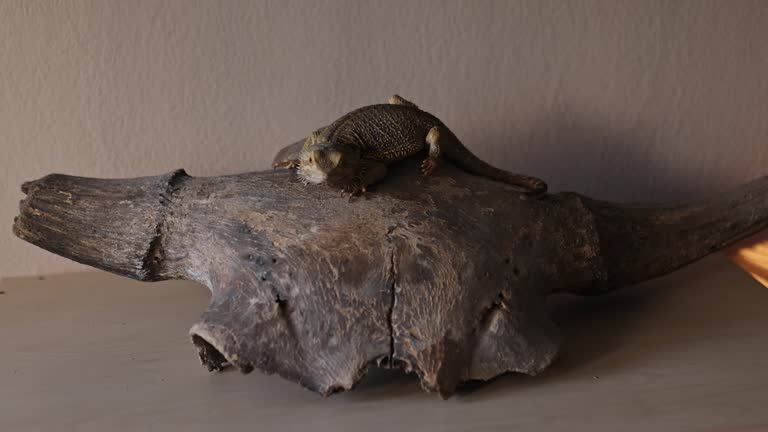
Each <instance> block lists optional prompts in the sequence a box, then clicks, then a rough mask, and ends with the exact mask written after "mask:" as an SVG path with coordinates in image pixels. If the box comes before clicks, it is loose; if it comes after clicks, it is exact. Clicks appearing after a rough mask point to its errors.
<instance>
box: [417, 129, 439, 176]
mask: <svg viewBox="0 0 768 432" xmlns="http://www.w3.org/2000/svg"><path fill="white" fill-rule="evenodd" d="M426 142H427V145H428V146H429V156H428V157H427V158H426V159H424V162H422V163H421V173H422V174H424V175H425V176H428V175H430V174H432V171H434V170H435V168H437V159H438V158H439V157H440V129H438V128H437V127H433V128H432V129H430V130H429V133H427V139H426Z"/></svg>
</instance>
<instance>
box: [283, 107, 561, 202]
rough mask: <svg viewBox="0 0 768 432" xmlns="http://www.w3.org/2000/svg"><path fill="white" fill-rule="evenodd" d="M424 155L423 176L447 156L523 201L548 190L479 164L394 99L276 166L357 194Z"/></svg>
mask: <svg viewBox="0 0 768 432" xmlns="http://www.w3.org/2000/svg"><path fill="white" fill-rule="evenodd" d="M422 150H428V151H429V155H428V156H427V158H426V159H425V160H424V162H423V163H422V165H421V171H422V173H423V174H424V175H429V174H431V173H432V171H434V169H435V168H436V167H437V163H438V160H439V158H440V157H441V156H445V157H446V158H447V159H448V160H450V161H451V162H453V163H454V164H455V165H457V166H459V167H460V168H462V169H464V170H465V171H468V172H470V173H473V174H477V175H480V176H484V177H488V178H491V179H494V180H498V181H501V182H504V183H507V184H510V185H512V186H515V187H516V188H517V189H518V190H520V191H521V192H523V193H525V194H527V195H539V194H542V193H544V192H546V190H547V185H546V183H545V182H544V181H542V180H540V179H538V178H534V177H529V176H524V175H520V174H514V173H511V172H508V171H504V170H501V169H499V168H496V167H494V166H491V165H489V164H488V163H486V162H484V161H482V160H481V159H480V158H478V157H477V156H475V155H474V154H472V152H470V151H469V150H468V149H467V148H466V147H465V146H464V145H463V144H462V143H461V141H459V139H458V138H457V137H456V135H454V134H453V132H451V130H450V129H448V127H447V126H445V124H443V122H441V121H440V119H438V118H437V117H435V116H433V115H432V114H430V113H428V112H426V111H423V110H421V109H419V108H418V107H417V106H416V105H415V104H413V103H411V102H409V101H406V100H405V99H403V98H401V97H400V96H397V95H395V96H392V97H391V98H390V99H389V103H388V104H378V105H369V106H365V107H362V108H359V109H356V110H354V111H351V112H350V113H348V114H346V115H344V116H342V117H341V118H339V119H338V120H336V121H335V122H333V123H332V124H330V125H329V126H326V127H324V128H321V129H319V130H317V131H315V132H313V133H312V134H311V135H310V136H309V137H308V138H307V140H306V141H305V143H304V146H303V149H302V150H301V153H300V155H299V159H288V160H285V161H283V162H281V163H279V164H277V165H276V166H286V167H291V168H294V167H297V168H298V174H299V177H301V178H302V180H304V181H305V182H308V183H328V184H331V185H333V186H339V187H341V188H342V189H344V190H347V191H349V192H352V193H353V194H356V193H360V192H363V191H365V190H366V187H367V186H368V185H371V184H373V183H375V182H377V181H379V180H381V179H382V178H383V177H384V176H385V175H386V172H387V168H386V166H387V165H388V164H390V163H392V162H396V161H399V160H402V159H405V158H407V157H410V156H413V155H415V154H417V153H419V152H420V151H422Z"/></svg>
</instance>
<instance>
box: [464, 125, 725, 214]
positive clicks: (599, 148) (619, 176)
mask: <svg viewBox="0 0 768 432" xmlns="http://www.w3.org/2000/svg"><path fill="white" fill-rule="evenodd" d="M661 135H662V134H661V133H659V132H658V131H657V132H654V131H653V130H652V129H651V128H647V129H646V128H642V127H638V126H628V127H620V125H615V124H611V123H610V122H608V121H600V120H599V119H590V118H588V117H586V116H584V115H579V114H574V113H552V114H549V115H547V116H545V117H543V118H541V119H540V120H539V121H537V122H535V123H534V124H533V125H532V126H530V127H527V128H526V129H525V130H522V129H521V130H517V131H512V130H510V128H498V129H496V130H492V131H490V135H487V136H485V137H483V138H479V137H478V136H477V134H474V136H473V134H470V135H469V136H466V137H465V138H464V141H465V143H466V144H467V145H468V146H469V147H470V148H472V147H473V143H474V142H487V143H489V145H488V147H489V150H488V151H486V152H483V155H485V157H486V158H488V159H489V160H496V161H506V163H504V164H501V165H502V167H503V168H506V169H508V170H511V171H518V172H523V173H525V174H529V175H534V176H537V177H540V178H543V179H544V180H545V181H547V183H548V184H549V186H550V190H551V191H552V192H558V191H574V192H578V193H581V194H584V195H587V196H590V197H593V198H597V199H604V200H611V201H617V202H662V203H663V202H675V201H687V200H691V199H697V198H702V197H704V196H706V195H707V193H709V192H710V191H711V188H712V187H713V184H712V182H711V181H707V179H706V177H704V176H700V175H699V176H695V175H693V174H692V173H690V169H689V167H687V166H684V165H682V164H681V163H679V162H675V161H674V159H670V158H669V153H670V152H669V149H666V150H665V151H662V150H664V145H663V143H660V142H659V136H661ZM518 149H519V151H518ZM516 153H517V155H516ZM519 154H525V155H528V157H527V160H521V159H520V157H519V156H518V155H519ZM665 156H666V157H665Z"/></svg>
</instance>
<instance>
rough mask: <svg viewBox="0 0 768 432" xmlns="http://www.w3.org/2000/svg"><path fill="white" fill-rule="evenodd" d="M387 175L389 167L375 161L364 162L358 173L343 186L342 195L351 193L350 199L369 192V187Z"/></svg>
mask: <svg viewBox="0 0 768 432" xmlns="http://www.w3.org/2000/svg"><path fill="white" fill-rule="evenodd" d="M386 175H387V165H386V164H384V163H382V162H377V161H373V160H364V161H362V162H361V164H360V168H359V169H358V170H357V172H356V173H355V174H354V175H353V176H352V177H351V178H350V179H349V180H347V181H345V182H344V183H343V185H342V186H341V190H342V193H349V194H350V199H351V198H352V197H355V196H359V195H362V194H363V193H365V192H367V189H368V186H370V185H372V184H374V183H376V182H377V181H379V180H381V179H383V178H384V176H386Z"/></svg>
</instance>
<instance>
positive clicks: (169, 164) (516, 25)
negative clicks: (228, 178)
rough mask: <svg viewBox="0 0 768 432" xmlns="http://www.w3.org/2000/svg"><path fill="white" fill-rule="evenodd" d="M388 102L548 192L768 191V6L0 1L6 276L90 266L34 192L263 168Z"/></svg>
mask: <svg viewBox="0 0 768 432" xmlns="http://www.w3.org/2000/svg"><path fill="white" fill-rule="evenodd" d="M395 92H397V93H400V94H402V95H403V96H405V97H406V98H411V99H412V100H414V101H415V102H416V103H418V104H419V105H421V106H422V107H423V108H425V109H427V110H430V111H432V112H434V113H435V114H437V115H438V116H439V117H441V118H442V119H443V120H444V121H445V122H446V123H447V124H448V125H449V126H451V127H452V128H453V129H454V131H455V132H456V133H457V134H458V135H459V136H460V137H461V138H463V139H464V141H465V143H466V144H467V145H468V146H469V147H470V148H472V149H473V150H474V151H475V152H476V153H478V154H479V155H480V156H481V157H484V158H487V159H490V160H492V161H494V162H495V163H496V164H497V165H500V166H501V167H504V168H507V169H511V170H515V171H522V172H526V173H530V174H535V175H538V176H541V177H543V178H545V179H546V180H548V182H549V183H550V185H551V187H552V189H553V190H562V189H569V190H576V191H580V192H584V193H587V194H590V195H593V196H596V197H601V198H606V199H620V200H642V201H650V200H670V199H681V198H695V197H699V196H702V195H703V194H705V193H709V192H712V191H716V190H721V189H723V188H726V187H730V186H734V185H735V184H737V183H739V182H743V181H747V180H749V179H752V178H754V177H757V176H759V175H763V174H766V173H768V146H767V145H766V144H767V143H768V2H765V1H759V0H758V1H736V0H727V1H726V0H723V1H719V2H716V1H715V2H713V1H703V0H695V1H669V2H667V1H647V0H644V1H634V0H630V1H614V0H606V1H573V0H570V1H565V0H557V1H543V0H530V1H495V2H492V1H460V2H459V1H359V0H350V1H331V2H320V1H310V0H307V1H295V2H289V1H269V2H267V1H242V2H239V1H229V0H221V1H182V0H173V1H171V0H169V1H144V0H130V1H122V0H99V1H92V2H87V1H53V0H46V1H30V0H0V148H1V150H2V153H1V155H0V167H1V168H2V172H0V276H4V277H8V276H13V275H26V274H42V273H55V272H62V271H71V270H77V269H80V268H82V267H80V266H78V265H76V264H74V263H71V262H69V261H67V260H65V259H63V258H59V257H56V256H54V255H52V254H49V253H47V252H44V251H42V250H39V249H37V248H35V247H34V246H31V245H29V244H27V243H25V242H23V241H21V240H18V239H16V238H15V237H13V235H12V234H11V225H12V221H13V217H14V215H15V214H16V212H17V205H18V200H20V199H21V198H22V194H21V192H20V191H19V185H20V184H21V182H22V181H25V180H30V179H35V178H38V177H40V176H43V175H45V174H47V173H50V172H59V173H67V174H76V175H82V176H94V177H132V176H142V175H154V174H159V173H164V172H167V171H170V170H172V169H175V168H179V167H183V168H186V169H187V171H188V172H189V173H190V174H191V175H218V174H225V173H235V172H240V171H248V170H258V169H264V168H267V166H268V161H269V160H270V158H271V157H272V155H273V153H274V152H275V151H276V150H277V149H278V148H279V147H280V146H282V145H285V144H288V143H290V142H292V141H294V140H296V139H298V138H300V137H302V136H304V135H306V134H307V133H308V131H311V130H312V129H313V128H314V127H317V126H320V125H322V124H325V123H327V122H329V121H331V120H332V119H333V118H334V117H336V116H338V115H340V114H342V113H343V112H345V111H347V110H349V109H352V108H355V107H358V106H361V105H366V104H370V103H374V102H379V101H384V100H386V98H387V97H388V96H389V95H390V94H392V93H395Z"/></svg>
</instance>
